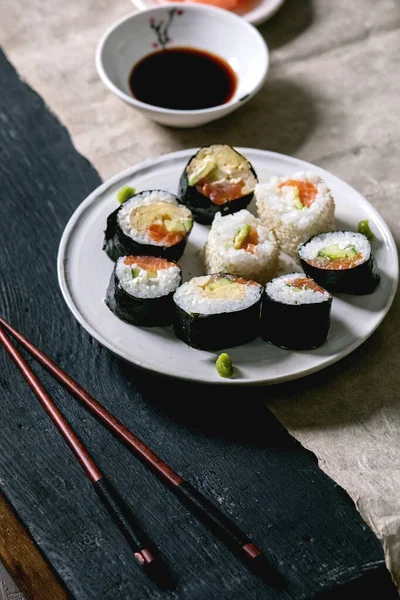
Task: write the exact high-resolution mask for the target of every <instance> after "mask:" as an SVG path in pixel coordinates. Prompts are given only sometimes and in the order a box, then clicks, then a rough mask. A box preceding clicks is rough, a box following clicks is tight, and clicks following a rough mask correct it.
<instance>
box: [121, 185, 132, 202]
mask: <svg viewBox="0 0 400 600" xmlns="http://www.w3.org/2000/svg"><path fill="white" fill-rule="evenodd" d="M135 194H136V190H135V188H133V187H129V185H125V186H124V187H123V188H121V189H120V190H118V193H117V199H118V202H119V203H120V204H123V203H124V202H126V201H127V200H129V198H132V196H134V195H135Z"/></svg>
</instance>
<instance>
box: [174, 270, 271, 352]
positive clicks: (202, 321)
mask: <svg viewBox="0 0 400 600" xmlns="http://www.w3.org/2000/svg"><path fill="white" fill-rule="evenodd" d="M262 293H263V288H262V286H261V285H259V284H258V283H256V282H255V281H249V280H248V279H243V278H242V277H236V276H235V275H227V274H215V275H204V276H202V277H193V279H191V280H190V281H187V282H186V283H184V284H183V285H182V286H181V287H180V288H178V289H177V291H176V292H175V294H174V302H175V306H176V313H175V320H174V331H175V334H176V335H177V337H178V338H180V339H181V340H183V341H184V342H186V344H188V345H189V346H193V348H198V349H199V350H218V349H221V348H229V347H231V346H239V345H240V344H245V343H246V342H249V341H250V340H252V339H254V338H255V337H256V336H257V335H258V328H259V320H260V305H261V297H262Z"/></svg>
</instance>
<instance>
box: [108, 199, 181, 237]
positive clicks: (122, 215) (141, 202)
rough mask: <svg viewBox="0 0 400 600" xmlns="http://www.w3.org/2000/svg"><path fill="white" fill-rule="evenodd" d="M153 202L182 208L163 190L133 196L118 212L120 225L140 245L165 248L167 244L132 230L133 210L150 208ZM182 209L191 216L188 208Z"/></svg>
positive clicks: (144, 233)
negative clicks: (144, 207) (141, 207)
mask: <svg viewBox="0 0 400 600" xmlns="http://www.w3.org/2000/svg"><path fill="white" fill-rule="evenodd" d="M153 202H168V203H170V204H173V205H174V206H180V205H179V202H177V201H176V199H175V198H174V196H172V195H171V194H169V193H168V192H164V191H163V190H152V191H150V192H149V193H148V194H147V195H146V196H142V195H141V194H139V195H138V196H133V198H130V199H129V200H127V201H126V202H125V203H124V204H123V205H122V207H121V208H120V210H119V211H118V217H117V218H118V224H119V226H120V227H121V229H122V231H123V232H124V233H125V235H127V236H129V237H130V238H132V239H133V240H134V241H135V242H138V243H139V244H151V245H152V246H164V245H165V244H164V243H163V242H162V241H161V242H156V241H155V240H153V238H152V237H151V236H150V235H149V234H148V233H146V232H145V231H143V232H141V231H137V230H136V229H132V227H131V223H130V216H131V212H132V210H134V209H136V208H139V206H148V205H149V204H152V203H153ZM182 209H183V210H185V211H187V213H188V215H190V211H189V210H188V209H186V207H184V206H182ZM190 216H191V215H190Z"/></svg>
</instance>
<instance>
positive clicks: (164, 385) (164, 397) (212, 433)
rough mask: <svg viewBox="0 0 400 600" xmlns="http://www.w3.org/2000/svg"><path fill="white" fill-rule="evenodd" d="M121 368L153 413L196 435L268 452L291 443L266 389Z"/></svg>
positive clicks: (125, 367)
mask: <svg viewBox="0 0 400 600" xmlns="http://www.w3.org/2000/svg"><path fill="white" fill-rule="evenodd" d="M119 366H120V369H121V372H122V376H123V377H124V378H126V379H129V380H131V381H133V382H134V385H135V388H136V389H137V390H138V391H139V392H140V394H141V395H142V397H143V399H144V400H145V401H146V402H148V403H149V404H150V405H151V407H152V409H153V410H156V411H157V412H159V413H162V414H163V415H164V416H165V417H166V418H167V419H170V420H172V421H174V422H175V423H177V424H178V425H179V427H183V428H187V429H189V430H190V431H191V432H192V433H195V434H198V435H205V436H207V437H217V438H222V439H224V440H225V441H226V442H235V443H239V444H246V445H247V444H249V445H251V446H258V447H268V448H272V447H277V446H279V447H281V446H282V445H287V444H288V442H289V440H290V439H291V438H290V437H289V436H282V432H283V427H282V426H281V425H280V424H279V423H278V421H277V420H276V418H275V417H274V416H273V415H272V413H271V412H270V411H268V410H267V409H266V407H265V388H257V387H240V388H237V387H231V386H229V387H228V386H222V387H220V386H213V385H207V384H195V383H188V382H185V381H179V380H177V379H170V378H167V377H164V376H161V375H148V374H146V373H144V372H143V371H139V370H138V369H136V368H135V367H133V366H131V365H129V364H127V363H125V362H123V361H119ZM289 443H290V442H289Z"/></svg>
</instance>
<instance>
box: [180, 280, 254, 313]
mask: <svg viewBox="0 0 400 600" xmlns="http://www.w3.org/2000/svg"><path fill="white" fill-rule="evenodd" d="M210 279H211V276H210V275H203V276H201V277H193V279H190V281H187V282H186V283H184V284H183V285H181V287H180V288H178V289H177V290H176V292H175V294H174V301H175V303H176V304H177V306H179V308H181V309H182V310H184V311H185V312H187V313H197V314H200V315H213V314H221V313H227V312H236V311H238V310H244V309H245V308H249V306H252V305H253V304H255V303H256V302H258V300H259V299H260V296H261V293H262V287H261V286H260V285H258V284H254V283H253V284H252V283H250V284H249V283H248V284H246V283H244V284H242V286H243V288H244V290H243V291H244V295H243V298H218V297H215V298H212V297H210V295H205V294H204V289H203V287H204V286H205V285H206V284H207V283H208V282H209V281H210Z"/></svg>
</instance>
